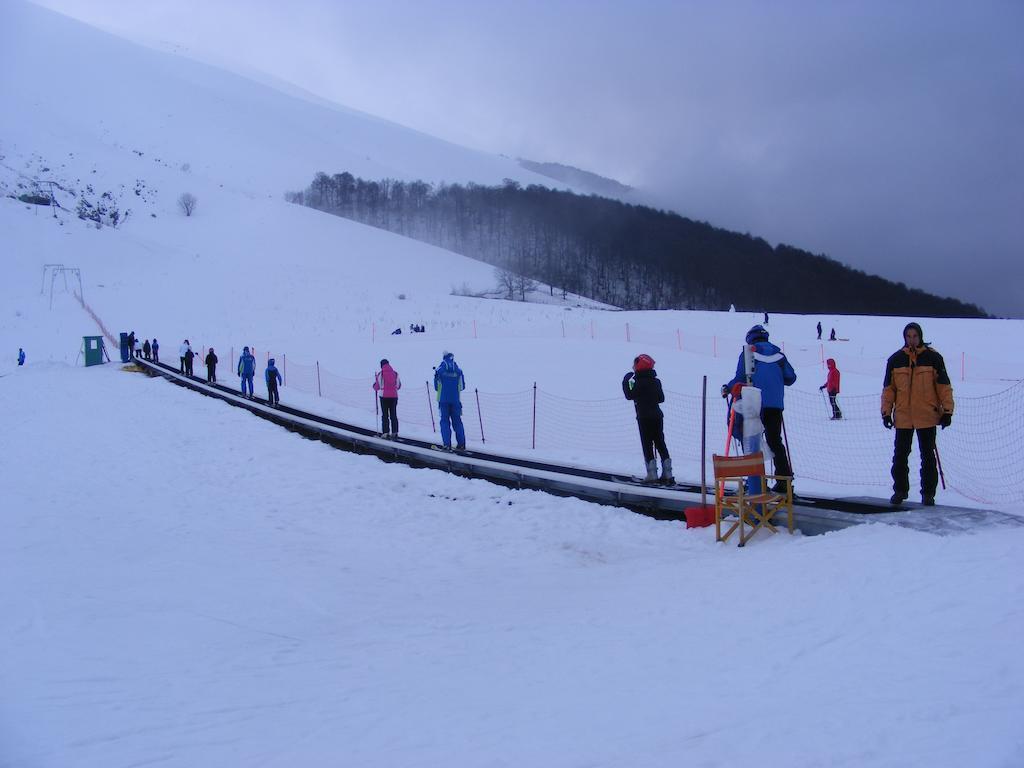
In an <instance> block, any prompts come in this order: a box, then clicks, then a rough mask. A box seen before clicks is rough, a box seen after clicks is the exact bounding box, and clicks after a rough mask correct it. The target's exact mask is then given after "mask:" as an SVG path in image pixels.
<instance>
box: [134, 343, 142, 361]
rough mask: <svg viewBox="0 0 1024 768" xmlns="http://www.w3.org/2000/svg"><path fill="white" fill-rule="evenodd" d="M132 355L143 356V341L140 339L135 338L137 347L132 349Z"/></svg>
mask: <svg viewBox="0 0 1024 768" xmlns="http://www.w3.org/2000/svg"><path fill="white" fill-rule="evenodd" d="M132 357H142V342H141V341H139V340H138V339H136V340H135V349H134V350H133V351H132Z"/></svg>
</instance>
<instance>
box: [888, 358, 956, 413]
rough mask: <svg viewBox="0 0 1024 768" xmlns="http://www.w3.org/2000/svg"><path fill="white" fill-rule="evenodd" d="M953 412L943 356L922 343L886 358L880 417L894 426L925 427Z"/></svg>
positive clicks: (951, 393) (951, 391)
mask: <svg viewBox="0 0 1024 768" xmlns="http://www.w3.org/2000/svg"><path fill="white" fill-rule="evenodd" d="M944 413H953V386H952V384H950V383H949V374H948V373H946V363H945V361H944V360H943V359H942V355H940V354H939V353H938V352H936V351H935V350H934V349H932V348H931V347H929V346H927V345H925V346H921V347H918V348H916V349H911V348H910V347H904V348H903V349H901V350H900V351H899V352H897V353H895V354H894V355H892V356H891V357H890V358H889V361H888V362H887V363H886V365H885V381H884V382H883V384H882V416H883V417H884V416H890V417H891V418H892V421H893V424H894V425H895V426H896V428H897V429H927V428H928V427H934V426H936V425H937V424H938V423H939V420H940V419H941V418H942V414H944Z"/></svg>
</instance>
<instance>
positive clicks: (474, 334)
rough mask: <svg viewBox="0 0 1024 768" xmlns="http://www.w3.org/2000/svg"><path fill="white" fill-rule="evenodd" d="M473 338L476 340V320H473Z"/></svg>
mask: <svg viewBox="0 0 1024 768" xmlns="http://www.w3.org/2000/svg"><path fill="white" fill-rule="evenodd" d="M473 338H474V339H475V338H476V318H475V317H474V318H473Z"/></svg>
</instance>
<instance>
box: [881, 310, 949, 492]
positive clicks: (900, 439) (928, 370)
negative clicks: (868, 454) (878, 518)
mask: <svg viewBox="0 0 1024 768" xmlns="http://www.w3.org/2000/svg"><path fill="white" fill-rule="evenodd" d="M903 341H904V346H903V348H902V349H900V350H899V351H897V352H895V353H894V354H893V355H892V356H891V357H890V358H889V360H888V362H887V363H886V365H885V381H884V384H883V386H882V426H884V427H885V428H886V429H892V428H893V427H894V426H895V427H896V439H895V441H894V443H893V455H892V490H893V494H892V498H891V499H889V501H890V503H892V505H893V506H899V505H900V504H902V503H903V502H904V500H906V498H907V494H908V493H909V492H910V467H909V464H908V461H907V459H908V457H909V456H910V448H911V446H912V444H913V442H914V432H915V431H916V432H917V447H918V451H919V452H920V454H921V503H922V504H924V505H925V506H926V507H930V506H932V505H934V504H935V489H936V486H937V485H938V482H939V475H938V471H937V467H936V460H935V427H936V425H939V424H941V425H942V428H943V429H945V428H946V427H948V426H949V425H950V424H951V423H952V421H953V385H952V384H950V381H949V374H948V373H946V362H945V361H944V360H943V359H942V355H940V354H939V353H938V352H936V351H935V350H934V349H932V348H931V346H930V345H928V344H926V343H925V341H924V332H923V331H922V330H921V326H920V325H918V324H917V323H907V325H906V327H904V329H903Z"/></svg>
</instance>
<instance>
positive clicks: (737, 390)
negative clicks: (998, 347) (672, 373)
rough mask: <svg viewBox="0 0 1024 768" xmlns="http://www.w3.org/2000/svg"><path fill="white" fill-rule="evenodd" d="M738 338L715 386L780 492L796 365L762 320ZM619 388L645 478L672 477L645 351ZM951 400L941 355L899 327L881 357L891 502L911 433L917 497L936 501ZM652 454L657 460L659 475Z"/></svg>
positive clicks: (834, 382) (905, 491) (830, 380)
mask: <svg viewBox="0 0 1024 768" xmlns="http://www.w3.org/2000/svg"><path fill="white" fill-rule="evenodd" d="M819 332H820V323H819ZM745 341H746V344H745V346H744V348H743V351H742V352H741V353H740V355H739V358H738V360H737V361H736V375H735V376H734V377H733V378H732V379H731V380H730V381H729V382H727V383H725V384H723V385H722V388H721V393H722V397H723V398H727V397H728V398H732V403H731V409H730V411H731V414H732V418H731V420H730V425H731V428H732V430H733V432H732V434H731V435H730V437H735V438H736V439H738V440H739V441H740V442H741V445H742V446H743V450H744V452H746V453H756V452H757V451H760V450H761V441H762V436H763V440H764V442H766V443H767V444H768V448H769V449H770V451H771V454H772V457H773V460H774V462H775V474H776V475H779V476H781V477H783V478H786V479H780V480H777V481H776V483H775V484H774V486H773V488H772V490H773V491H775V492H777V493H782V492H785V491H786V490H787V487H786V486H787V483H788V484H789V488H790V489H791V488H792V478H793V469H792V465H791V463H790V459H789V452H788V449H787V446H786V444H785V442H784V440H783V431H784V421H783V411H784V409H785V388H786V387H789V386H792V385H793V384H794V383H796V378H797V377H796V371H795V370H794V369H793V366H792V365H791V364H790V362H789V360H788V359H787V358H786V355H785V353H784V352H782V350H781V349H779V347H777V346H775V345H774V344H772V343H771V342H770V341H769V334H768V331H767V330H766V329H765V328H764V326H763V325H755V326H754V327H753V328H751V329H750V330H749V331H748V332H747V334H746V338H745ZM826 364H827V366H828V377H827V379H826V381H825V383H824V384H823V385H822V386H821V387H820V389H822V390H826V391H827V392H828V396H829V404H830V405H831V408H832V419H841V418H842V417H843V414H842V411H841V410H840V408H839V404H838V402H837V399H836V398H837V396H838V395H839V391H840V386H839V383H840V373H839V369H838V368H837V367H836V361H835V360H834V359H832V358H829V359H828V360H827V361H826ZM622 392H623V394H624V395H625V397H626V399H627V400H631V401H633V405H634V406H635V409H636V420H637V426H638V428H639V431H640V443H641V446H642V448H643V454H644V463H645V467H646V470H647V474H646V477H645V480H646V481H647V482H662V483H672V482H674V480H673V479H672V459H671V458H670V457H669V452H668V447H667V446H666V444H665V432H664V415H663V413H662V411H661V407H660V404H661V403H663V402H664V401H665V393H664V391H663V389H662V386H661V381H660V380H659V379H658V377H657V373H656V372H655V370H654V360H653V359H652V358H651V357H650V355H646V354H644V355H638V356H637V357H636V358H635V359H634V360H633V367H632V370H630V371H629V372H628V373H627V374H626V375H625V376H624V377H623V379H622ZM953 405H954V404H953V387H952V385H951V383H950V380H949V374H948V373H947V371H946V365H945V361H944V360H943V358H942V355H940V354H939V353H938V352H937V351H936V350H934V349H932V348H931V346H930V345H928V344H927V343H925V341H924V332H923V331H922V330H921V326H920V325H919V324H918V323H908V324H907V325H906V327H904V329H903V347H902V348H901V349H900V350H898V351H897V352H895V353H894V354H893V355H891V356H890V357H889V359H888V361H887V363H886V369H885V377H884V381H883V385H882V399H881V412H882V425H883V426H884V427H885V428H886V429H893V428H895V430H896V433H895V440H894V445H893V459H892V470H891V475H892V480H893V494H892V497H891V498H890V503H891V504H892V505H893V506H899V505H900V504H902V503H903V502H904V501H906V499H907V496H908V495H909V492H910V468H909V463H908V457H909V455H910V450H911V446H912V444H913V440H914V435H915V433H916V435H917V441H918V448H919V452H920V454H921V503H922V504H924V505H925V506H932V505H934V504H935V493H936V488H937V485H938V479H939V476H938V469H937V462H938V454H937V451H936V448H935V436H936V428H937V427H939V426H941V428H942V429H945V428H946V427H948V426H950V424H951V423H952V419H953ZM655 453H657V455H658V456H659V457H660V458H661V462H662V467H661V474H660V475H659V474H658V466H657V462H656V460H655ZM758 491H759V489H758Z"/></svg>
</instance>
